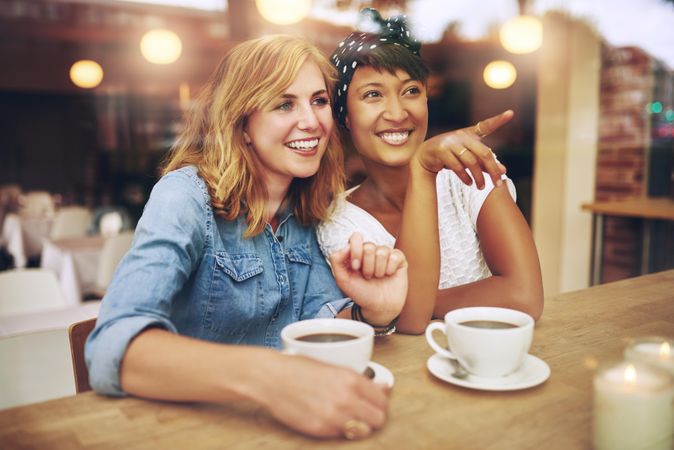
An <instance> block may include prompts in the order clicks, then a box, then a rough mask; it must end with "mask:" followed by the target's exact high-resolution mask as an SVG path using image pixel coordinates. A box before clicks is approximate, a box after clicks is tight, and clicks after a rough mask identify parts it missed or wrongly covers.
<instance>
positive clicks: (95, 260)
mask: <svg viewBox="0 0 674 450" xmlns="http://www.w3.org/2000/svg"><path fill="white" fill-rule="evenodd" d="M104 243H105V238H104V237H103V236H85V237H79V238H71V239H59V240H55V241H52V240H49V239H45V241H44V246H43V249H42V258H41V266H42V267H43V268H45V269H50V270H52V271H54V273H55V274H56V276H57V277H58V278H59V281H60V282H61V286H62V287H63V293H64V294H65V296H66V300H67V303H68V304H69V305H71V306H76V305H79V304H80V303H81V302H82V296H83V294H86V293H88V292H93V291H95V290H96V275H97V272H98V264H99V260H100V257H101V250H102V249H103V244H104Z"/></svg>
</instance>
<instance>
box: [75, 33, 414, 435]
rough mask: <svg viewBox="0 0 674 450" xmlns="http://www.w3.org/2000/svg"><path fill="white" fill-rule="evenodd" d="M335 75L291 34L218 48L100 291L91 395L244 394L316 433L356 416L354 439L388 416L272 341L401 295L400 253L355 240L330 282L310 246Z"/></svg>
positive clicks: (372, 398)
mask: <svg viewBox="0 0 674 450" xmlns="http://www.w3.org/2000/svg"><path fill="white" fill-rule="evenodd" d="M332 74H333V69H332V67H331V66H330V64H329V63H328V62H327V60H326V59H325V58H324V57H323V56H322V55H321V54H320V53H319V51H318V50H317V49H316V48H315V47H313V46H312V45H310V44H308V43H307V42H305V41H304V40H301V39H298V38H293V37H281V36H275V37H265V38H261V39H257V40H253V41H248V42H244V43H242V44H240V45H238V46H236V47H235V48H234V49H232V50H231V51H230V52H229V53H228V54H227V55H226V56H225V58H224V59H223V61H222V62H221V63H220V65H219V66H218V68H217V70H216V71H215V73H214V75H213V76H212V78H211V80H210V81H209V83H208V85H207V86H206V87H205V89H204V90H203V92H202V94H201V96H200V98H199V102H198V107H196V108H195V110H194V111H192V112H191V113H190V115H189V117H188V118H187V126H186V129H185V131H184V132H183V133H182V135H181V136H180V138H179V139H178V140H177V143H176V145H175V146H174V149H173V151H172V153H171V154H170V157H169V159H168V161H167V163H166V165H165V167H164V176H163V177H162V179H161V180H160V181H159V182H158V183H157V184H156V186H155V187H154V189H153V192H152V194H151V196H150V199H149V201H148V203H147V205H146V206H145V210H144V213H143V217H142V218H141V219H140V221H139V223H138V227H137V229H136V236H135V239H134V243H133V247H132V249H131V250H130V252H129V253H128V254H127V255H126V256H125V258H124V259H123V261H122V263H121V265H120V267H119V268H118V270H117V273H116V274H115V277H114V280H113V281H112V283H111V285H110V287H109V289H108V292H107V294H106V296H105V298H104V299H103V304H102V308H101V311H100V315H99V318H98V322H97V325H96V329H95V330H94V332H93V333H92V334H91V336H90V338H89V340H88V342H87V347H86V357H87V364H88V367H89V373H90V378H91V384H92V386H93V387H94V389H96V390H97V391H98V392H100V393H104V394H109V395H124V394H133V395H137V396H141V397H147V398H154V399H162V400H174V401H204V402H220V403H224V402H228V401H230V400H233V399H248V400H252V401H254V402H257V403H259V404H260V405H262V406H263V407H265V408H266V409H268V410H269V412H270V413H271V414H272V415H273V416H274V417H275V418H276V419H278V420H279V421H280V422H282V423H284V424H286V425H287V426H289V427H290V428H293V429H295V430H298V431H300V432H303V433H306V434H309V435H313V436H321V437H331V436H339V435H340V434H342V433H343V427H344V424H345V423H348V422H352V421H353V420H354V419H355V420H358V421H360V422H361V423H364V425H365V426H364V430H366V431H365V432H364V433H363V434H364V435H366V434H369V432H370V431H371V430H374V429H376V428H378V427H380V426H382V425H383V423H384V421H385V418H386V411H387V407H388V395H387V391H386V390H385V389H384V388H382V387H381V386H378V385H375V384H374V383H372V382H371V381H370V380H368V379H366V378H365V377H363V376H361V375H360V374H356V373H354V372H351V371H349V370H347V369H341V368H337V367H333V366H329V365H325V364H322V363H318V362H315V361H313V360H309V359H306V358H303V357H296V356H288V355H284V354H281V353H279V352H276V351H273V350H272V349H270V348H269V347H271V348H274V347H278V346H279V334H280V331H281V329H282V328H283V327H284V326H285V325H286V324H289V323H291V322H294V321H297V320H302V319H306V318H314V317H335V316H338V317H350V314H351V312H350V310H351V308H352V305H353V303H352V302H351V299H352V300H353V302H355V303H356V304H358V305H359V306H360V308H361V311H360V314H359V315H358V317H362V318H363V320H365V321H368V322H370V323H373V324H377V325H379V324H382V325H383V324H388V323H389V322H391V321H392V320H393V319H394V318H395V317H396V316H397V315H398V314H399V312H400V310H401V309H402V305H403V303H404V299H405V294H406V290H407V273H406V260H405V258H404V256H403V255H402V253H401V252H400V251H398V250H391V249H389V248H385V247H377V246H375V245H373V244H364V243H363V242H362V240H361V239H360V238H359V237H358V236H355V237H353V238H352V239H351V242H350V244H349V245H348V246H346V248H344V249H343V250H342V251H341V252H338V253H337V254H336V255H335V256H334V257H333V258H332V260H331V264H332V268H333V271H334V278H333V274H332V273H331V270H330V268H329V267H328V265H327V264H326V262H325V260H324V259H323V258H322V255H321V253H320V249H319V247H318V244H317V242H316V237H315V231H314V228H313V225H314V224H315V223H316V222H317V221H319V220H321V219H323V218H325V216H326V213H327V209H328V205H329V204H330V201H331V199H332V198H333V196H334V195H335V194H336V193H338V192H339V191H340V190H341V189H342V180H343V175H342V171H341V163H342V161H341V149H340V148H339V147H338V146H337V145H336V144H337V143H336V142H335V141H334V138H333V118H332V113H331V107H330V98H329V92H330V90H331V88H332V83H333V78H332V76H333V75H332ZM354 255H355V256H354ZM365 260H367V261H365ZM353 267H358V269H357V270H353V269H352V268H353ZM335 280H336V281H335ZM340 288H341V291H343V294H342V292H340ZM347 297H350V298H347ZM232 344H242V345H232ZM264 347H268V348H264Z"/></svg>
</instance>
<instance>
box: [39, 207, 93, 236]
mask: <svg viewBox="0 0 674 450" xmlns="http://www.w3.org/2000/svg"><path fill="white" fill-rule="evenodd" d="M89 225H91V211H90V210H89V209H88V208H85V207H83V206H64V207H63V208H61V209H59V210H58V211H57V212H56V216H55V217H54V225H52V228H51V233H50V234H49V239H51V240H57V239H66V238H76V237H82V236H86V235H87V229H88V228H89Z"/></svg>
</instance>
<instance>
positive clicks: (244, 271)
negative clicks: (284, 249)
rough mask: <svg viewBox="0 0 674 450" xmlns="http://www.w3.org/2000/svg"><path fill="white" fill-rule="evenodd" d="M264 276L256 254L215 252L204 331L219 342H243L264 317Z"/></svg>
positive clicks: (260, 261) (260, 262)
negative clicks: (224, 339) (224, 340)
mask: <svg viewBox="0 0 674 450" xmlns="http://www.w3.org/2000/svg"><path fill="white" fill-rule="evenodd" d="M262 272H263V265H262V260H261V259H260V257H259V256H258V255H257V254H255V253H239V254H231V253H228V252H225V251H216V252H215V264H214V267H213V282H212V283H211V288H210V290H209V295H208V304H207V307H206V315H205V318H204V328H206V329H207V330H209V332H210V333H211V334H212V335H213V337H214V338H215V339H216V340H220V341H222V340H223V337H224V336H227V337H228V339H226V340H227V341H229V342H232V341H237V340H240V339H241V338H243V337H244V336H245V334H246V332H247V331H248V329H249V328H250V327H251V326H255V324H256V322H257V319H259V318H260V315H262V314H264V313H263V312H262V311H261V307H262V306H263V289H262V283H263V277H262V276H260V274H261V273H262Z"/></svg>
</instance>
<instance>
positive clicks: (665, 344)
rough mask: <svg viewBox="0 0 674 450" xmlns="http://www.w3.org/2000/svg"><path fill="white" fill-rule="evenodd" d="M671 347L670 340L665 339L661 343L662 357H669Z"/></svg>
mask: <svg viewBox="0 0 674 450" xmlns="http://www.w3.org/2000/svg"><path fill="white" fill-rule="evenodd" d="M669 354H670V348H669V342H667V341H665V342H663V343H662V345H660V359H669Z"/></svg>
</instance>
